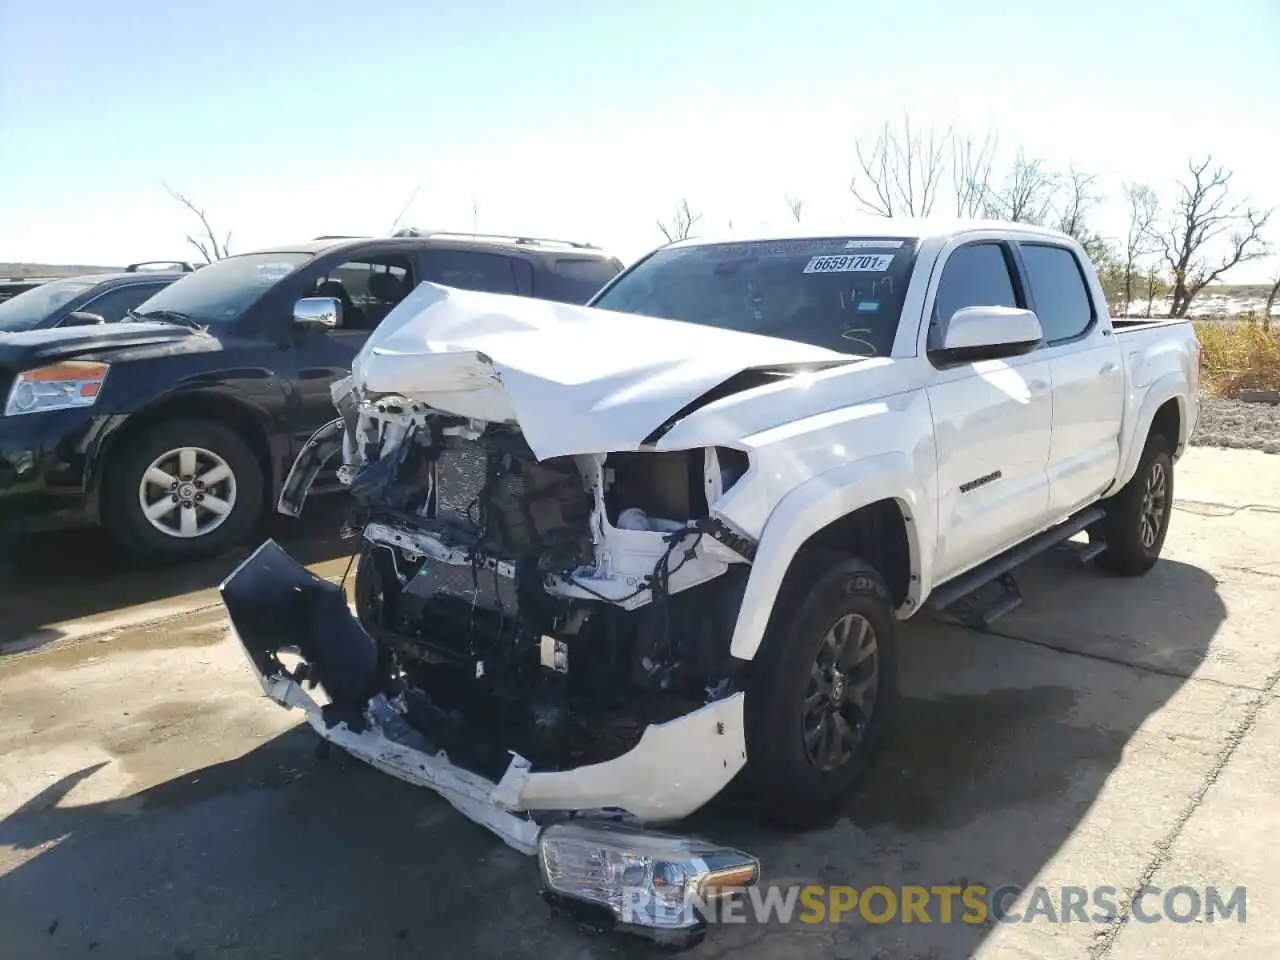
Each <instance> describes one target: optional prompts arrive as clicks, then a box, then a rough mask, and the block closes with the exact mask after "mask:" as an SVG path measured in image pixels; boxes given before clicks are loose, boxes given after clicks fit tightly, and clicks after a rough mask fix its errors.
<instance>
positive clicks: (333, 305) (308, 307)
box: [293, 297, 342, 327]
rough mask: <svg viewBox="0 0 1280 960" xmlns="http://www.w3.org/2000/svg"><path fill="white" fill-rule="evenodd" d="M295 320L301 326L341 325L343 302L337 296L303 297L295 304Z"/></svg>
mask: <svg viewBox="0 0 1280 960" xmlns="http://www.w3.org/2000/svg"><path fill="white" fill-rule="evenodd" d="M293 322H294V323H295V324H297V325H298V326H300V327H340V326H342V303H341V302H340V301H339V300H338V299H337V298H336V297H303V298H302V299H301V300H299V301H298V302H297V303H295V304H294V305H293Z"/></svg>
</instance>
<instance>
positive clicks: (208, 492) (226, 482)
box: [138, 447, 236, 540]
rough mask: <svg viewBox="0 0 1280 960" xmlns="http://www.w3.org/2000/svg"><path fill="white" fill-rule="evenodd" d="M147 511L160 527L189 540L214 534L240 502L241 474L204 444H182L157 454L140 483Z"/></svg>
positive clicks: (150, 520)
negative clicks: (238, 489) (237, 500)
mask: <svg viewBox="0 0 1280 960" xmlns="http://www.w3.org/2000/svg"><path fill="white" fill-rule="evenodd" d="M138 504H139V506H141V507H142V515H143V516H144V517H146V519H147V522H148V523H150V524H151V526H153V527H154V528H155V529H156V530H158V531H160V532H161V533H163V534H165V535H166V536H170V537H178V538H181V539H185V540H190V539H192V538H195V537H203V536H206V535H207V534H209V533H212V532H213V531H214V530H216V529H218V527H220V526H222V524H223V523H224V522H226V519H227V517H229V516H231V511H232V509H233V508H234V507H235V505H236V475H235V472H234V471H233V470H232V469H231V465H230V464H229V463H227V461H226V460H225V459H223V458H222V457H220V456H219V455H218V454H216V453H214V452H213V451H211V450H205V449H204V448H203V447H180V448H178V449H176V450H170V451H168V452H167V453H163V454H161V455H160V456H158V457H156V458H155V460H153V461H152V462H151V465H150V466H149V467H147V469H146V470H145V471H143V474H142V481H141V482H140V483H139V484H138Z"/></svg>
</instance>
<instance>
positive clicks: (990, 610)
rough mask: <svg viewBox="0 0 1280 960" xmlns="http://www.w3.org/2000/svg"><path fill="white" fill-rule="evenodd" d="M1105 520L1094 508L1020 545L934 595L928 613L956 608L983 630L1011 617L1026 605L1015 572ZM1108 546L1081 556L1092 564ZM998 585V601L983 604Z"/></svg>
mask: <svg viewBox="0 0 1280 960" xmlns="http://www.w3.org/2000/svg"><path fill="white" fill-rule="evenodd" d="M1103 516H1105V511H1104V510H1103V509H1102V507H1090V508H1088V509H1087V510H1082V511H1081V512H1080V513H1077V514H1076V515H1075V516H1073V517H1070V518H1068V519H1067V520H1064V521H1063V522H1062V523H1060V524H1058V525H1057V526H1056V527H1050V528H1049V529H1048V530H1045V531H1044V532H1043V533H1038V534H1036V535H1035V536H1034V537H1032V538H1031V539H1030V540H1027V541H1025V542H1023V543H1020V544H1018V545H1017V546H1016V547H1014V548H1013V549H1011V550H1008V551H1006V552H1005V553H1002V554H1000V556H998V557H993V558H992V559H990V560H988V561H987V562H986V563H984V564H982V565H981V566H978V567H975V568H974V569H972V570H970V571H969V572H968V573H964V574H961V575H960V576H958V577H956V578H955V579H954V580H951V581H949V582H947V583H944V584H942V585H941V586H940V587H938V588H937V589H936V590H934V591H933V593H932V594H931V595H930V597H929V600H928V602H927V603H926V604H925V609H926V610H931V611H933V612H935V613H941V612H943V611H947V610H949V609H950V608H955V609H954V611H952V612H954V613H956V614H957V615H958V616H959V618H960V620H961V621H962V622H964V623H965V624H966V625H968V626H971V627H975V628H977V629H983V628H985V627H988V626H990V625H991V624H992V623H993V622H994V621H995V620H996V619H998V618H999V617H1003V616H1004V615H1005V614H1007V613H1011V612H1012V611H1014V610H1016V609H1017V608H1018V607H1020V606H1021V605H1022V593H1021V591H1019V590H1018V584H1017V581H1016V580H1014V578H1013V572H1012V571H1013V570H1014V569H1015V568H1017V567H1020V566H1021V565H1022V564H1024V563H1026V562H1027V561H1028V560H1030V559H1031V558H1032V557H1035V556H1038V555H1039V554H1041V553H1044V552H1045V551H1046V550H1051V549H1052V548H1054V547H1056V546H1058V545H1059V544H1061V543H1064V542H1066V541H1067V540H1070V539H1071V538H1072V537H1074V536H1075V535H1076V534H1077V533H1080V532H1081V531H1082V530H1084V529H1086V528H1087V527H1089V526H1091V525H1092V524H1094V523H1097V522H1098V521H1099V520H1101V519H1102V518H1103ZM1105 549H1106V545H1105V544H1103V543H1101V542H1098V543H1090V544H1089V545H1088V546H1086V547H1083V548H1082V549H1081V550H1080V551H1079V552H1078V556H1079V558H1080V561H1081V562H1082V563H1084V562H1087V561H1089V560H1092V559H1093V558H1094V557H1096V556H1097V555H1098V554H1100V553H1101V552H1102V551H1103V550H1105ZM995 581H998V586H999V587H1000V595H999V596H998V597H996V598H995V599H993V600H991V601H989V602H987V603H985V604H984V603H982V602H981V598H980V597H979V596H978V594H979V592H980V591H981V590H982V589H983V588H984V587H986V586H988V585H990V584H991V583H993V582H995Z"/></svg>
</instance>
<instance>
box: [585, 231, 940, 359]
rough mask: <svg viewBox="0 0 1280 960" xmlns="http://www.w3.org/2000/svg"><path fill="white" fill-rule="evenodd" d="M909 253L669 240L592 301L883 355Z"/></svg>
mask: <svg viewBox="0 0 1280 960" xmlns="http://www.w3.org/2000/svg"><path fill="white" fill-rule="evenodd" d="M915 250H916V242H915V240H908V239H901V238H883V237H839V238H835V239H831V238H823V239H809V240H771V241H758V242H749V243H715V244H700V245H696V246H689V247H671V248H667V249H663V250H659V251H657V252H656V253H654V254H652V255H650V256H649V257H648V258H647V259H645V260H643V261H642V262H640V263H639V264H637V265H636V266H635V267H634V268H633V269H632V270H631V271H629V272H628V273H626V274H624V275H623V276H622V277H620V278H619V279H618V281H617V282H616V283H615V284H614V285H613V286H611V287H609V288H608V289H607V290H604V291H603V292H602V293H601V294H600V295H599V296H598V297H597V298H596V299H595V300H594V301H593V302H592V304H591V306H593V307H599V308H601V309H603V310H617V311H620V312H622V313H639V314H647V315H649V316H655V317H663V318H665V319H668V320H683V321H685V322H688V323H698V324H703V325H705V326H710V327H720V328H723V329H727V330H740V331H743V332H744V333H758V334H764V335H766V336H771V337H779V338H782V339H785V340H796V341H799V342H801V343H809V344H813V345H814V346H818V347H825V348H826V349H828V350H838V351H840V352H842V353H851V354H854V355H856V356H864V357H877V356H885V355H887V354H888V353H889V352H890V351H891V350H892V348H893V339H894V336H895V335H896V334H897V331H898V319H899V316H900V314H901V312H902V301H903V298H904V296H905V295H906V290H907V283H908V281H909V280H910V279H911V270H912V267H913V266H914V264H915Z"/></svg>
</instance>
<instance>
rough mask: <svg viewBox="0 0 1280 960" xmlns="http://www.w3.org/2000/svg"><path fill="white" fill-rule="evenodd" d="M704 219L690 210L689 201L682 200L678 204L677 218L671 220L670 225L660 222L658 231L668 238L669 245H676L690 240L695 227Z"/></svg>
mask: <svg viewBox="0 0 1280 960" xmlns="http://www.w3.org/2000/svg"><path fill="white" fill-rule="evenodd" d="M701 219H702V214H700V213H694V212H693V211H691V210H690V209H689V201H688V200H684V199H682V200H681V201H680V202H679V203H678V204H676V212H675V216H673V217H672V218H671V222H670V223H663V222H662V221H661V220H659V221H658V229H659V230H661V231H662V235H663V236H664V237H666V238H667V243H675V242H676V241H677V240H688V239H689V237H690V236H691V235H692V233H693V228H694V226H695V225H696V224H697V223H698V221H699V220H701Z"/></svg>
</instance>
